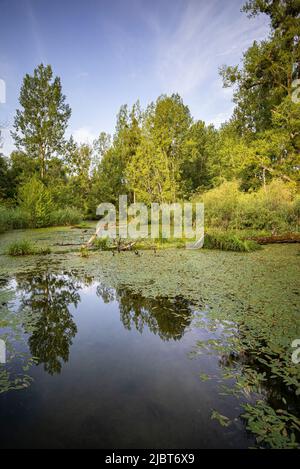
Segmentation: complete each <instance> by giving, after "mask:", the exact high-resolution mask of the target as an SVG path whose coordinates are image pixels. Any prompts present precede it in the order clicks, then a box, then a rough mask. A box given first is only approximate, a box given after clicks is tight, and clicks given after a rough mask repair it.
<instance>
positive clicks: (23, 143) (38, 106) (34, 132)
mask: <svg viewBox="0 0 300 469" xmlns="http://www.w3.org/2000/svg"><path fill="white" fill-rule="evenodd" d="M19 101H20V105H21V106H22V109H21V110H17V112H16V116H15V122H14V128H15V131H14V132H12V135H13V138H14V140H15V143H16V145H17V147H18V149H20V150H25V152H26V153H27V155H29V156H30V157H32V158H35V159H36V160H37V161H38V164H39V171H40V177H41V179H42V180H43V179H44V178H45V176H46V172H47V162H48V161H49V160H51V158H52V157H53V156H55V155H57V154H61V152H62V150H63V148H64V145H65V140H64V133H65V129H66V126H67V122H68V119H69V117H70V115H71V109H70V107H69V106H68V105H67V104H66V103H65V96H64V95H63V94H62V87H61V82H60V78H59V77H55V78H54V79H53V72H52V68H51V66H50V65H47V66H44V65H43V64H40V65H39V66H38V67H37V68H36V69H35V70H34V72H33V75H32V76H30V75H29V74H26V75H25V77H24V80H23V85H22V88H21V92H20V98H19Z"/></svg>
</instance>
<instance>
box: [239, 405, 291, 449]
mask: <svg viewBox="0 0 300 469" xmlns="http://www.w3.org/2000/svg"><path fill="white" fill-rule="evenodd" d="M244 408H245V412H244V414H243V417H244V419H245V420H246V421H247V429H248V430H250V431H251V432H252V433H254V435H255V436H256V441H257V443H258V444H264V445H267V446H269V447H270V448H285V449H288V448H294V449H297V448H298V449H299V444H298V443H297V441H296V434H297V433H299V432H300V420H299V419H298V418H297V417H295V415H292V414H290V413H289V412H287V411H286V410H283V409H277V410H274V409H273V408H272V407H270V406H269V405H268V404H267V403H266V402H264V401H258V402H256V404H255V405H254V406H253V405H250V404H246V405H245V406H244Z"/></svg>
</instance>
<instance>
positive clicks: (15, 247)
mask: <svg viewBox="0 0 300 469" xmlns="http://www.w3.org/2000/svg"><path fill="white" fill-rule="evenodd" d="M50 253H51V249H50V248H49V247H48V246H41V247H37V246H35V245H34V244H32V243H31V242H30V241H29V240H28V239H21V240H19V241H14V242H13V243H11V244H10V245H9V246H8V249H7V254H8V255H9V256H29V255H34V254H50Z"/></svg>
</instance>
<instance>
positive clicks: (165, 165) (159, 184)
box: [126, 136, 177, 204]
mask: <svg viewBox="0 0 300 469" xmlns="http://www.w3.org/2000/svg"><path fill="white" fill-rule="evenodd" d="M172 174H173V173H172V171H171V170H170V162H169V160H168V158H167V155H166V154H165V153H164V151H163V150H162V149H161V148H160V147H159V146H158V145H157V144H155V142H154V141H153V140H152V139H151V138H149V136H144V137H143V138H142V140H141V143H140V145H139V147H138V149H137V151H136V154H135V155H134V156H133V157H132V159H131V160H130V162H129V164H128V165H127V168H126V179H127V181H128V185H129V187H130V188H131V189H132V191H133V192H134V193H135V196H136V201H138V202H144V203H147V204H150V203H151V202H159V203H161V202H172V201H173V200H174V198H175V194H176V188H177V187H176V181H175V180H174V179H173V178H172Z"/></svg>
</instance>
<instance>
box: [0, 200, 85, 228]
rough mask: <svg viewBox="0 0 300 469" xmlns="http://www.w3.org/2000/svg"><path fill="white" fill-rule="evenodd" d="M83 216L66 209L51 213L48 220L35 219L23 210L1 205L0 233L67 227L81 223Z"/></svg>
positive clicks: (75, 211) (73, 210)
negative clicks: (14, 230) (23, 229)
mask: <svg viewBox="0 0 300 469" xmlns="http://www.w3.org/2000/svg"><path fill="white" fill-rule="evenodd" d="M81 221H82V214H81V213H80V212H79V211H78V210H77V209H74V208H65V209H59V210H54V211H52V212H50V213H49V214H48V216H47V218H43V220H42V219H39V218H35V219H33V218H32V217H31V214H30V213H29V212H28V211H27V210H25V209H23V208H21V207H16V208H11V207H6V206H4V205H0V233H3V232H4V231H8V230H13V229H22V228H42V227H45V226H66V225H73V224H78V223H81Z"/></svg>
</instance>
